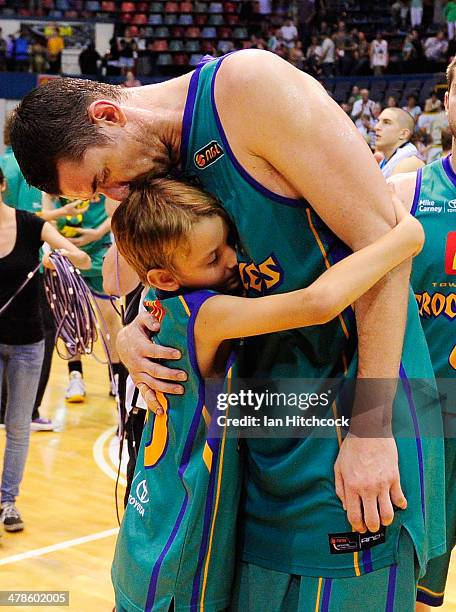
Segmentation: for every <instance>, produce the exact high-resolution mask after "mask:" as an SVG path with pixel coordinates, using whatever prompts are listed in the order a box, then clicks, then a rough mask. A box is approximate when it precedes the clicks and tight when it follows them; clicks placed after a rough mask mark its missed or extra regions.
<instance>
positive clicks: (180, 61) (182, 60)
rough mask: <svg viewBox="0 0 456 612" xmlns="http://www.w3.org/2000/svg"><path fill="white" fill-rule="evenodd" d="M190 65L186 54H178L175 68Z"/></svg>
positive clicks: (175, 59)
mask: <svg viewBox="0 0 456 612" xmlns="http://www.w3.org/2000/svg"><path fill="white" fill-rule="evenodd" d="M187 64H188V55H186V54H185V53H177V54H176V55H175V56H174V65H175V66H186V65H187Z"/></svg>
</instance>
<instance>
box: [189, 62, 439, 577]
mask: <svg viewBox="0 0 456 612" xmlns="http://www.w3.org/2000/svg"><path fill="white" fill-rule="evenodd" d="M241 53H242V52H241ZM226 57H227V56H224V57H222V58H219V59H217V60H213V61H207V62H203V63H202V64H201V65H200V66H199V67H198V68H197V70H196V71H195V72H194V74H193V75H192V78H191V82H190V85H189V91H188V96H187V102H186V106H185V110H184V117H183V131H182V145H181V164H182V170H183V172H184V174H185V175H186V176H189V177H197V179H198V180H199V182H200V183H201V184H202V185H203V187H204V188H205V189H206V190H208V191H210V192H212V193H213V194H214V195H215V196H216V197H218V199H219V200H220V202H221V203H222V204H223V206H224V208H225V210H226V211H227V212H228V214H229V215H230V217H231V219H232V220H233V222H234V224H235V225H236V228H237V230H238V233H239V238H240V243H241V244H242V249H239V253H238V258H239V264H240V272H241V276H242V279H243V283H244V286H245V288H246V291H247V293H248V295H249V296H251V297H252V296H261V295H266V294H271V293H279V292H285V291H290V290H295V289H298V288H302V287H305V286H307V285H309V284H310V283H311V282H312V281H314V280H315V279H316V278H317V277H318V276H319V275H320V274H321V273H322V272H324V270H325V269H326V268H327V267H328V266H330V265H332V264H333V263H335V262H336V261H338V260H339V259H340V258H342V257H344V256H346V255H347V254H348V253H349V250H348V249H347V247H346V246H345V245H344V244H343V243H342V242H341V241H340V240H339V239H338V238H337V237H336V236H335V235H334V233H332V232H331V230H330V229H329V228H328V227H327V226H326V225H325V224H324V223H323V221H322V220H321V219H320V218H319V217H318V215H317V214H316V213H315V211H314V210H313V209H312V207H311V206H310V205H309V204H308V203H307V202H306V201H303V200H296V199H292V198H288V197H283V196H281V195H278V194H275V193H272V192H271V191H269V190H268V189H266V188H265V187H264V186H263V185H261V184H259V183H258V181H256V180H255V178H254V177H252V176H251V175H250V174H249V173H248V172H247V171H246V170H245V169H244V168H243V167H242V165H241V164H240V163H239V161H238V160H237V159H236V157H235V155H234V154H233V152H232V150H231V148H230V143H229V140H228V138H227V135H226V134H225V132H224V129H223V125H222V123H221V121H220V117H219V115H218V111H217V108H216V104H215V95H214V87H215V83H216V78H217V71H218V69H219V68H220V66H221V64H222V62H223V61H224V60H225V58H226ZM316 146H317V145H316ZM323 170H324V169H323ZM328 180H331V177H330V172H329V171H328ZM356 346H357V336H356V324H355V318H354V313H353V311H352V309H347V311H345V312H344V313H343V314H342V315H340V316H339V317H338V318H336V319H335V320H334V321H331V322H329V323H327V324H325V325H320V326H314V327H307V328H305V329H297V330H294V331H287V332H284V333H278V334H271V335H268V336H263V337H258V338H256V339H250V340H248V341H247V342H246V344H245V350H243V352H242V354H241V355H240V368H241V372H242V375H243V377H249V376H252V377H253V376H255V377H259V378H263V379H264V378H271V379H274V380H275V381H277V380H278V379H284V378H315V379H316V383H315V384H316V386H318V381H317V379H321V378H325V377H343V376H351V377H355V376H356V371H357V354H356ZM379 358H381V356H379ZM241 361H242V363H241ZM412 378H422V379H429V380H430V384H431V385H433V384H435V381H434V378H433V371H432V365H431V363H430V358H429V353H428V350H427V347H426V343H425V339H424V335H423V332H422V329H421V326H420V322H419V317H418V312H417V306H416V301H415V299H414V298H413V294H412V292H410V300H409V316H408V323H407V331H406V335H405V341H404V350H403V358H402V363H401V380H402V383H403V384H402V388H401V390H400V391H399V392H398V395H397V398H396V401H395V408H394V415H395V417H396V418H398V419H400V420H401V421H402V423H404V422H406V424H407V427H409V429H410V432H411V433H410V435H409V436H405V438H404V439H401V440H398V452H399V460H400V464H401V466H402V472H401V474H402V476H401V478H402V480H401V482H402V484H403V486H404V487H405V491H406V495H407V498H408V502H409V505H408V509H407V510H406V511H404V512H397V513H396V518H395V522H394V523H393V525H392V526H390V527H389V528H388V529H387V533H386V538H385V542H382V543H379V544H378V545H377V546H375V547H373V548H370V549H369V550H361V549H360V550H359V551H357V552H355V553H353V554H352V553H349V552H348V551H346V553H347V554H331V552H332V551H331V547H330V545H329V544H328V542H330V541H331V537H332V535H334V534H337V533H346V532H350V531H351V527H350V525H349V523H348V522H347V518H346V514H345V512H344V511H343V508H342V505H341V503H340V501H339V500H338V498H337V496H336V494H335V488H334V475H333V468H334V462H335V460H336V458H337V454H338V449H339V444H340V441H341V432H340V431H338V430H337V428H334V430H333V431H332V432H330V434H328V433H325V437H324V439H323V438H322V436H321V433H320V432H319V431H318V430H317V428H315V430H314V431H313V432H312V433H311V434H310V435H308V436H307V437H306V438H304V439H251V440H248V470H247V483H246V494H245V503H244V508H243V511H244V516H243V553H242V556H243V559H244V560H246V561H249V562H252V563H256V564H257V565H260V566H263V567H267V568H270V569H274V570H278V571H282V572H286V573H294V574H301V575H308V576H327V577H333V576H334V577H335V576H353V575H359V574H360V573H363V572H369V571H372V570H373V569H377V568H380V567H383V566H387V565H390V564H392V563H393V562H394V560H395V558H396V557H395V555H396V551H397V542H398V536H399V532H400V530H401V528H402V526H405V528H406V529H408V530H409V532H410V534H411V536H412V538H413V540H414V542H415V545H416V548H417V554H418V557H419V559H420V563H421V565H422V566H423V567H424V565H425V564H426V560H427V559H428V557H430V556H435V555H436V554H440V553H441V552H443V550H444V541H445V533H444V528H443V524H444V518H443V516H444V507H443V469H442V470H441V473H440V472H438V471H437V472H434V468H435V466H436V465H440V462H443V444H442V441H441V440H439V439H437V438H435V437H434V438H424V437H423V435H422V432H423V431H427V430H428V428H429V427H430V424H429V423H428V422H427V421H426V419H431V416H430V412H432V413H433V416H432V418H434V419H435V418H437V419H441V414H440V409H439V407H438V406H437V405H436V406H434V410H433V411H429V410H428V411H427V412H425V411H422V410H420V406H419V405H417V402H418V401H419V400H418V399H417V398H416V397H415V396H414V393H413V392H412V385H411V384H410V379H412ZM279 386H280V385H279ZM340 410H341V406H340V402H339V398H336V399H335V401H334V402H333V405H332V406H331V412H330V414H329V416H330V417H333V416H334V415H335V414H336V413H339V411H340ZM329 436H332V437H329ZM439 479H440V480H441V481H442V482H441V486H437V484H436V482H439ZM431 481H432V485H431V484H430V483H431Z"/></svg>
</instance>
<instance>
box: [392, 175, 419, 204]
mask: <svg viewBox="0 0 456 612" xmlns="http://www.w3.org/2000/svg"><path fill="white" fill-rule="evenodd" d="M416 178H417V171H414V172H404V173H402V174H395V175H393V176H391V177H390V178H388V179H387V183H388V184H389V185H393V187H394V191H395V192H396V194H397V196H398V197H399V199H400V200H401V201H402V202H403V204H404V206H405V207H406V208H407V210H410V209H411V208H412V204H413V198H414V195H415V187H416Z"/></svg>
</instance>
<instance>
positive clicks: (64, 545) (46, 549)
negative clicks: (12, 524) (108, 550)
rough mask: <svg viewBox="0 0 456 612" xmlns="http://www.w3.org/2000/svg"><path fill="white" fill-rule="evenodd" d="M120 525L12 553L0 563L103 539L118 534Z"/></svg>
mask: <svg viewBox="0 0 456 612" xmlns="http://www.w3.org/2000/svg"><path fill="white" fill-rule="evenodd" d="M118 532H119V527H115V528H114V529H106V530H105V531H99V532H98V533H93V534H92V535H88V536H83V537H82V538H75V539H74V540H66V541H65V542H60V544H51V545H50V546H44V547H43V548H35V549H34V550H28V551H27V552H23V553H19V554H17V555H11V556H10V557H5V558H4V559H0V565H8V564H9V563H17V562H18V561H23V560H24V559H33V558H34V557H41V556H42V555H46V554H48V553H51V552H55V551H56V550H64V549H65V548H71V547H72V546H78V545H79V544H86V543H87V542H93V541H95V540H102V539H103V538H109V537H110V536H113V535H117V533H118Z"/></svg>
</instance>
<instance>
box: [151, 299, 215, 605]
mask: <svg viewBox="0 0 456 612" xmlns="http://www.w3.org/2000/svg"><path fill="white" fill-rule="evenodd" d="M212 295H214V294H213V293H212V292H210V291H201V292H195V294H194V296H192V295H191V294H190V296H186V297H185V298H184V299H185V301H186V303H187V305H188V306H189V310H190V319H189V322H188V326H187V343H188V349H189V358H190V363H191V365H192V368H193V370H194V373H195V375H196V376H197V378H198V381H199V385H198V403H197V406H196V409H195V412H194V414H193V418H192V422H191V424H190V428H189V432H188V434H187V439H186V441H185V446H184V450H183V452H182V459H181V462H180V465H179V469H178V474H179V478H180V479H181V480H183V476H184V473H185V470H186V469H187V467H188V463H189V460H190V455H191V452H192V448H193V443H194V441H195V438H196V434H197V431H198V426H199V424H200V421H201V413H202V410H203V406H204V380H203V378H202V377H201V373H200V371H199V368H198V362H197V361H196V351H195V330H194V325H195V319H196V315H197V314H198V311H199V308H200V306H201V304H203V303H204V302H205V300H206V299H207V298H208V297H211V296H212ZM182 484H183V486H184V487H185V485H184V483H182ZM187 505H188V491H186V492H185V498H184V501H183V502H182V506H181V509H180V511H179V515H178V517H177V519H176V522H175V524H174V527H173V529H172V531H171V534H170V536H169V538H168V541H167V542H166V544H165V547H164V548H163V550H162V552H161V554H160V556H159V557H158V559H157V561H156V562H155V565H154V567H153V570H152V575H151V580H150V583H149V590H148V593H147V603H146V612H149V611H150V610H152V606H153V604H154V600H155V593H156V590H157V582H158V576H159V573H160V569H161V566H162V564H163V561H164V559H165V556H166V554H167V552H168V551H169V549H170V548H171V544H172V543H173V541H174V539H175V538H176V535H177V533H178V531H179V527H180V526H181V523H182V521H183V518H184V516H185V511H186V509H187Z"/></svg>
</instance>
